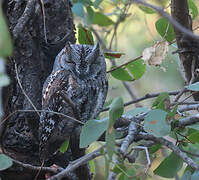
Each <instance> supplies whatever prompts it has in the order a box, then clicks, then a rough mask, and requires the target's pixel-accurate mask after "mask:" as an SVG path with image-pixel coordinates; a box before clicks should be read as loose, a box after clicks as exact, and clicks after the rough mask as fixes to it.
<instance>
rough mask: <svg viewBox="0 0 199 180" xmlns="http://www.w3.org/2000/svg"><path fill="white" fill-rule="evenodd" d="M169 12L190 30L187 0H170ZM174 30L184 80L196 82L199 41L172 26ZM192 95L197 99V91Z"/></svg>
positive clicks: (197, 79)
mask: <svg viewBox="0 0 199 180" xmlns="http://www.w3.org/2000/svg"><path fill="white" fill-rule="evenodd" d="M171 14H172V17H173V18H174V19H175V20H176V21H178V22H179V23H180V24H181V25H183V26H184V27H185V28H187V29H189V30H191V31H192V28H193V27H192V19H191V15H190V14H189V7H188V2H187V0H171ZM174 31H175V36H176V41H177V45H178V51H177V52H178V53H179V57H180V61H181V63H182V65H183V68H184V73H185V78H186V82H187V83H189V82H190V81H193V82H197V81H199V74H198V68H199V41H198V40H197V39H193V38H192V37H190V36H188V35H185V34H184V33H183V32H181V31H180V30H178V29H176V28H174ZM192 67H193V68H192ZM192 69H193V70H192ZM192 74H193V75H192ZM193 97H194V99H195V100H199V93H196V94H194V96H193Z"/></svg>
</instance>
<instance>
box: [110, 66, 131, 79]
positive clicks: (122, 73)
mask: <svg viewBox="0 0 199 180" xmlns="http://www.w3.org/2000/svg"><path fill="white" fill-rule="evenodd" d="M111 75H112V76H113V77H114V78H116V79H119V80H122V81H132V79H133V78H132V77H131V76H130V75H129V73H128V71H127V70H125V69H124V68H119V69H116V70H114V71H112V72H111Z"/></svg>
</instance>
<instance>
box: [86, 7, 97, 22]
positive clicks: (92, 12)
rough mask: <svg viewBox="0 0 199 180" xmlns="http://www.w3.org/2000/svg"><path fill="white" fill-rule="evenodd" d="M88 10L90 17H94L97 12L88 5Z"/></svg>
mask: <svg viewBox="0 0 199 180" xmlns="http://www.w3.org/2000/svg"><path fill="white" fill-rule="evenodd" d="M86 10H87V13H88V17H89V18H90V19H93V17H94V13H95V12H94V11H93V9H92V7H90V6H88V7H86Z"/></svg>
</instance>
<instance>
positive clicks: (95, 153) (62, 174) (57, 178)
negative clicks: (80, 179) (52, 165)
mask: <svg viewBox="0 0 199 180" xmlns="http://www.w3.org/2000/svg"><path fill="white" fill-rule="evenodd" d="M103 148H104V146H102V147H100V148H99V149H97V150H95V151H93V152H92V153H89V154H87V155H85V156H83V157H81V158H79V159H77V160H75V161H73V162H71V163H69V165H68V166H67V167H66V168H65V169H64V170H63V171H61V172H60V173H58V174H56V175H54V176H52V177H50V178H49V179H48V180H60V179H61V178H63V177H66V176H67V174H68V173H69V172H71V171H73V170H75V169H76V168H78V167H79V166H81V165H84V164H86V163H88V162H89V161H90V160H92V159H95V158H96V157H98V156H101V155H102V153H101V150H102V149H103Z"/></svg>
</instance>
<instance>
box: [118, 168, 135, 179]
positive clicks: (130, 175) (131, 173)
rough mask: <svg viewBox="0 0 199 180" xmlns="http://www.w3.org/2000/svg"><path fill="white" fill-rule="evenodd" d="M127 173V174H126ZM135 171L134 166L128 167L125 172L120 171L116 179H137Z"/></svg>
mask: <svg viewBox="0 0 199 180" xmlns="http://www.w3.org/2000/svg"><path fill="white" fill-rule="evenodd" d="M127 175H128V176H127ZM137 179H138V178H137V177H136V171H135V169H134V168H129V169H128V170H127V171H125V173H124V172H123V173H121V175H120V176H119V178H118V180H137Z"/></svg>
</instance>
